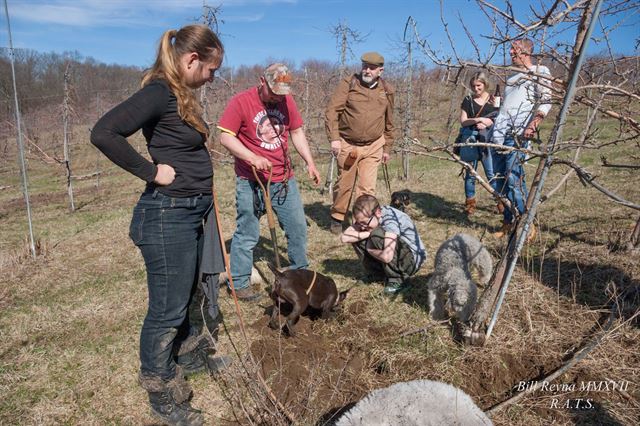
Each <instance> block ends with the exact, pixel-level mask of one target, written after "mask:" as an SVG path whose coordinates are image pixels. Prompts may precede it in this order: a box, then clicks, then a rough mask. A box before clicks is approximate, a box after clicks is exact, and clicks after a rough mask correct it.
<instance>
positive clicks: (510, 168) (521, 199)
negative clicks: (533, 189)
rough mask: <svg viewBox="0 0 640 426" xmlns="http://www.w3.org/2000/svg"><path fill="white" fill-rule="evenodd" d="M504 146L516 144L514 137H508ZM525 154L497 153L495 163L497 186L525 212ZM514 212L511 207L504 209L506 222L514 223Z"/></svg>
mask: <svg viewBox="0 0 640 426" xmlns="http://www.w3.org/2000/svg"><path fill="white" fill-rule="evenodd" d="M504 146H511V147H512V146H515V142H514V140H513V139H512V138H506V139H505V141H504ZM524 159H525V154H524V153H523V152H519V151H510V152H508V153H505V154H500V153H496V155H495V157H494V165H495V171H496V181H497V188H498V189H499V192H500V194H502V195H503V196H506V197H507V199H508V200H509V201H510V202H511V204H512V206H513V207H514V208H516V209H518V212H519V213H520V214H523V213H524V209H525V203H526V200H527V196H528V190H527V183H526V181H525V173H524ZM513 220H514V217H513V213H512V212H511V210H510V209H506V208H505V209H504V223H512V222H513Z"/></svg>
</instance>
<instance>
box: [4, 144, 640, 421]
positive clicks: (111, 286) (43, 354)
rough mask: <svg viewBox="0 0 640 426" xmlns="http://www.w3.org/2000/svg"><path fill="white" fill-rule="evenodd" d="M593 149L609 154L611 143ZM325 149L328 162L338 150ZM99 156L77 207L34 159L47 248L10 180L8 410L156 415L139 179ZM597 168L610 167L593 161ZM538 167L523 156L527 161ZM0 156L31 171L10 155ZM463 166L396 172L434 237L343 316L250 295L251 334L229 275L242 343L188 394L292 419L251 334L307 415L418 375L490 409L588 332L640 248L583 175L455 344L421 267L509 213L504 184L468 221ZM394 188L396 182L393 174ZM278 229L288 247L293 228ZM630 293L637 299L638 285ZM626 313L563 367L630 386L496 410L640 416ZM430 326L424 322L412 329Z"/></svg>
mask: <svg viewBox="0 0 640 426" xmlns="http://www.w3.org/2000/svg"><path fill="white" fill-rule="evenodd" d="M85 148H86V147H85ZM85 148H83V147H82V146H79V147H77V150H78V152H77V154H76V155H80V154H81V153H84V154H86V155H85V156H84V157H80V158H85V160H84V162H80V163H79V164H78V171H76V172H75V173H76V174H83V173H90V172H91V171H92V170H93V168H94V167H95V156H94V153H93V151H88V150H85ZM612 149H616V148H615V147H614V148H612ZM588 155H592V156H593V157H594V158H597V157H596V156H597V155H598V153H591V154H589V153H588ZM319 162H320V163H321V165H322V166H323V168H325V167H326V161H323V160H320V161H319ZM594 164H595V160H594ZM102 166H103V168H104V172H103V174H102V176H101V180H100V186H99V187H96V185H95V184H96V182H95V181H93V180H88V181H79V182H77V184H76V203H77V205H79V206H80V208H79V210H78V211H76V212H75V213H70V212H69V211H68V206H67V200H66V192H65V188H64V183H63V182H64V181H63V179H62V178H61V176H62V174H61V173H62V171H61V170H58V169H55V170H54V169H53V168H52V166H44V165H43V164H41V163H39V162H38V161H35V160H31V161H30V175H31V178H32V185H31V190H32V208H33V215H34V228H35V231H36V236H37V239H38V241H39V253H40V255H39V256H38V257H37V258H36V259H32V258H31V257H30V255H29V251H28V245H27V243H26V242H25V235H26V229H27V228H26V224H25V214H24V210H23V204H22V202H21V195H20V192H19V186H15V187H14V188H10V189H6V190H3V191H1V192H0V205H1V206H2V207H0V227H1V228H2V235H3V237H2V243H1V245H0V269H1V271H2V274H1V275H0V307H1V308H2V309H1V312H0V393H1V394H2V395H3V398H2V400H0V424H60V423H62V424H151V423H152V419H151V417H149V415H148V409H147V403H146V399H145V398H146V395H145V393H144V391H143V390H142V389H141V388H139V386H138V385H137V383H136V374H137V368H138V362H139V361H138V335H139V329H140V325H141V322H142V320H143V318H144V314H145V309H146V288H145V275H144V267H143V263H142V260H141V256H140V255H139V253H138V252H137V250H136V249H135V247H134V246H133V245H132V244H131V243H130V242H129V240H128V237H127V228H128V223H129V220H130V211H131V208H132V207H133V205H134V203H135V200H136V199H137V193H138V192H139V191H140V189H141V188H142V186H143V185H142V183H141V182H139V181H136V179H135V178H132V177H130V176H127V175H126V174H125V173H123V172H121V171H120V170H118V169H115V168H113V167H112V166H107V162H106V160H103V162H102ZM395 167H397V163H394V165H393V167H392V175H396V174H397V172H396V169H395ZM593 169H594V171H595V172H596V173H597V172H598V167H597V166H596V165H594V166H593ZM533 170H534V168H533V167H529V166H527V171H528V172H529V174H532V173H533ZM2 173H3V177H4V176H7V177H10V178H11V179H10V180H12V181H14V180H15V181H16V182H14V184H18V182H17V179H15V176H14V174H13V173H15V170H12V169H10V168H6V169H4V170H3V171H2ZM303 174H304V172H303V171H302V170H300V169H299V170H298V176H299V182H300V186H301V190H302V195H303V201H304V204H305V211H306V213H307V217H308V219H309V239H310V242H309V257H310V261H311V267H312V268H314V269H316V270H318V271H320V272H323V273H326V274H329V275H331V276H332V277H334V279H335V280H336V282H337V284H338V287H339V288H341V289H345V288H349V287H352V286H354V285H355V282H356V279H357V278H358V277H359V276H360V274H361V271H360V269H359V266H358V264H357V262H356V259H355V255H354V254H353V252H352V250H351V249H350V248H349V247H346V246H343V245H340V244H339V242H338V241H337V239H336V238H335V237H334V236H333V235H331V234H330V233H329V232H328V231H327V225H328V208H329V200H328V198H327V197H326V196H325V197H324V198H322V197H320V195H319V194H318V191H317V189H315V188H312V187H311V186H310V185H309V184H308V182H307V180H306V178H305V177H304V176H303ZM457 174H458V170H455V169H454V168H452V166H451V165H450V164H448V163H445V162H437V161H432V160H426V159H415V160H412V179H411V180H410V181H408V182H401V181H399V180H398V179H397V178H395V177H394V178H393V180H392V188H393V189H403V188H407V189H409V190H411V191H412V192H413V204H412V205H411V206H410V213H411V215H412V216H413V217H414V219H415V220H416V221H417V223H418V227H419V230H420V233H421V235H422V237H423V239H424V241H425V244H426V246H427V249H428V251H429V254H430V258H429V259H430V261H428V262H427V264H426V265H425V266H424V267H423V268H422V270H421V271H420V272H419V273H418V275H417V277H415V278H414V279H413V280H412V287H411V289H410V290H408V291H407V292H405V293H404V294H403V295H402V296H400V297H398V298H396V299H390V298H387V297H384V296H383V295H382V286H381V285H380V284H367V285H357V286H355V287H354V288H353V290H352V291H351V292H350V293H349V297H348V299H347V301H346V303H345V306H344V310H343V312H342V313H340V314H339V315H338V316H337V318H336V319H335V320H333V321H329V322H322V321H315V322H312V321H310V320H309V319H308V318H302V319H301V321H300V323H299V325H298V327H299V332H300V337H298V338H296V339H288V338H285V337H283V336H281V335H279V334H278V333H276V332H274V331H273V330H270V329H268V328H267V326H266V322H267V316H266V314H265V310H266V309H267V308H268V306H269V305H270V303H269V302H268V300H267V299H266V298H263V300H262V301H261V303H260V304H254V305H249V304H242V305H241V308H242V314H243V317H244V319H245V322H246V324H247V332H248V336H249V340H250V343H249V346H247V344H246V343H245V342H244V341H243V339H242V337H241V334H240V329H239V322H238V319H237V317H236V315H235V312H234V306H233V304H232V301H231V299H230V297H229V296H228V295H226V293H225V292H222V294H221V307H222V311H223V313H224V317H225V325H226V331H227V333H224V332H221V338H220V342H219V346H220V351H221V352H223V353H229V354H233V355H234V356H235V357H236V361H235V364H234V367H233V368H231V369H230V370H229V371H227V372H225V373H224V374H223V375H222V376H221V377H220V378H218V379H217V380H210V379H209V378H208V377H205V376H199V377H195V378H193V379H191V381H192V384H193V387H194V389H195V396H194V401H193V404H194V405H195V406H196V407H198V408H201V409H203V410H204V411H205V414H206V418H207V420H208V423H209V424H238V423H240V424H251V423H252V422H253V424H286V419H285V418H284V417H283V416H282V414H281V413H278V411H277V410H276V409H275V408H274V407H273V404H272V403H271V402H269V401H268V398H267V397H266V395H265V393H264V391H263V389H262V388H261V387H260V386H257V385H256V380H255V374H256V366H255V365H253V364H252V363H251V362H250V361H249V360H248V358H247V353H248V352H249V351H251V352H252V354H253V357H254V358H255V359H256V361H257V362H258V365H259V366H258V367H257V368H258V369H259V370H260V371H261V373H262V374H263V375H264V377H265V379H266V380H267V382H268V383H269V385H270V387H271V388H272V389H273V390H274V392H275V393H276V395H277V396H278V398H279V399H280V400H281V402H282V403H283V404H284V405H285V406H286V407H287V409H288V410H289V411H291V412H292V413H293V414H294V415H295V416H296V419H297V424H305V425H306V424H314V423H320V424H321V423H323V422H324V421H327V420H328V419H329V418H330V417H331V414H332V413H335V412H336V411H337V410H339V409H340V408H342V407H344V406H346V405H347V404H349V403H351V402H353V401H356V400H357V399H359V398H361V397H362V396H363V395H364V394H366V393H367V392H368V391H370V390H372V389H374V388H377V387H382V386H387V385H389V384H391V383H394V382H397V381H403V380H411V379H418V378H426V379H434V380H442V381H446V382H450V383H453V384H454V385H457V386H460V387H461V388H463V389H464V390H465V391H467V392H468V393H469V394H470V395H471V396H472V397H473V398H474V400H475V401H476V402H477V403H478V404H479V405H480V406H481V407H483V408H485V409H486V408H489V407H491V406H492V405H494V404H496V403H498V402H500V401H501V400H503V399H505V398H507V397H508V396H510V395H511V394H512V393H513V392H512V390H513V387H514V386H517V384H518V382H519V381H528V380H535V379H537V378H540V377H544V376H545V375H547V374H549V373H550V372H551V371H553V370H554V369H555V368H557V367H558V366H560V365H561V364H562V362H563V361H564V360H565V359H566V358H567V357H568V356H570V355H571V354H572V353H573V352H574V351H575V349H576V348H578V347H579V346H581V345H582V344H584V342H586V341H587V340H588V338H589V337H590V336H591V335H592V334H593V333H594V332H596V331H597V330H598V324H599V323H601V322H603V320H602V318H601V317H602V315H603V312H604V310H605V308H606V305H607V304H608V302H609V296H608V294H609V293H608V292H611V291H612V290H613V289H618V290H619V289H621V288H628V287H630V286H636V287H637V286H638V282H639V276H640V266H639V265H640V262H639V259H638V255H637V254H635V255H633V254H628V253H624V252H610V251H609V250H608V247H607V244H608V242H609V240H610V236H611V235H612V234H613V233H616V232H620V230H625V229H628V230H629V231H630V230H631V228H630V227H631V226H632V225H633V223H634V221H635V218H634V217H632V216H631V215H630V212H629V210H627V209H624V208H622V207H619V206H617V205H614V204H613V203H610V202H608V201H607V200H605V199H604V198H603V197H602V196H601V195H599V194H597V193H595V192H593V191H592V190H590V189H587V188H583V187H582V186H581V185H579V184H578V182H577V180H575V179H572V180H570V181H569V183H568V184H567V187H566V191H564V192H560V193H558V194H557V195H556V196H554V197H553V198H551V199H550V200H549V201H548V202H547V203H545V204H544V205H543V206H542V208H541V211H540V214H539V222H540V225H541V228H542V232H541V235H540V237H539V238H538V240H537V241H536V242H535V243H534V244H533V245H531V246H529V247H527V248H526V249H525V251H524V252H523V255H522V257H521V259H520V264H519V267H518V268H517V269H516V274H515V276H514V279H513V282H512V285H511V287H510V289H509V292H508V293H507V298H506V303H505V305H504V308H503V311H502V313H501V316H500V320H499V321H498V323H497V326H496V328H495V331H494V335H493V336H492V338H491V339H490V340H489V342H488V343H487V345H486V346H484V347H481V348H468V347H461V346H459V345H457V344H455V343H454V342H453V341H452V339H451V335H450V331H449V328H448V327H447V326H446V325H440V324H436V323H434V322H432V321H431V320H430V319H429V318H428V315H427V312H426V294H425V289H424V285H425V284H426V280H427V277H428V274H429V272H430V271H431V270H432V267H433V265H432V264H431V263H430V262H432V259H433V254H434V253H435V251H436V250H437V248H438V246H439V244H440V243H441V242H442V241H444V240H445V239H446V238H448V237H450V236H452V235H453V234H455V233H456V232H461V231H464V232H468V233H472V234H474V235H476V236H478V237H480V238H483V240H484V242H485V243H486V245H487V246H488V248H489V250H490V251H491V253H492V254H493V255H494V256H497V255H498V254H499V253H500V251H501V249H502V247H501V242H500V241H496V240H494V239H492V238H491V237H490V235H489V234H488V232H491V231H493V230H495V229H496V228H497V227H498V224H499V217H498V216H496V215H495V214H493V212H492V209H493V204H492V202H491V200H489V199H488V198H487V197H486V196H485V195H484V194H480V196H479V198H480V201H479V207H480V209H479V212H478V214H477V215H476V216H474V217H473V220H472V221H468V220H467V219H466V218H465V217H464V215H463V214H462V205H461V204H462V201H463V190H462V181H461V179H460V178H458V177H457ZM559 178H560V174H559V173H558V172H555V173H552V175H551V176H550V178H549V182H548V187H549V188H551V187H552V186H553V185H554V182H557V181H558V180H559ZM232 182H233V180H232V170H231V169H230V167H229V166H220V167H218V168H217V171H216V183H217V186H218V188H221V189H220V192H219V194H218V196H219V198H220V204H221V205H220V207H221V213H222V221H223V229H224V232H225V236H226V237H227V239H229V238H230V237H231V235H232V232H233V229H234V217H235V212H234V209H235V207H234V194H233V190H231V189H230V187H229V185H232ZM602 183H604V184H610V185H614V186H615V187H616V188H617V190H618V192H619V193H620V194H621V195H623V196H625V197H627V198H629V199H632V200H636V201H637V200H638V199H640V193H639V190H638V186H637V179H636V182H634V179H633V175H632V174H630V172H624V171H618V172H615V173H608V174H607V175H606V177H604V178H603V182H602ZM222 188H224V190H222ZM381 198H382V200H383V201H387V200H388V194H386V193H385V192H384V189H382V192H381ZM262 236H263V237H264V238H263V239H261V241H260V244H259V247H258V250H257V260H258V265H259V267H261V269H262V270H266V269H267V268H265V267H264V266H265V265H264V261H266V260H269V259H270V256H271V254H270V245H269V242H268V238H269V237H268V230H267V228H266V220H265V224H264V226H263V234H262ZM279 241H280V243H281V253H285V250H284V244H283V241H284V235H283V234H282V233H280V234H279ZM627 308H628V307H627ZM633 308H635V309H637V308H638V305H637V299H636V304H635V305H634V306H632V310H633ZM605 315H606V314H605ZM616 327H617V328H616V329H615V331H614V332H613V333H611V334H610V335H609V336H608V337H607V338H606V339H605V341H604V342H603V344H602V345H601V346H600V347H599V348H597V349H596V350H595V351H594V352H592V353H591V354H590V355H589V356H588V357H587V359H585V360H584V361H582V362H581V363H579V364H578V365H577V366H576V367H575V368H573V369H571V370H570V371H569V372H568V373H567V374H565V375H563V376H561V377H560V378H559V379H558V381H557V383H565V384H571V383H574V384H577V385H578V386H579V384H580V383H582V382H585V381H588V380H597V381H600V380H607V379H611V380H615V381H619V380H629V381H630V382H631V384H630V385H629V387H628V389H627V390H626V392H625V393H622V392H617V391H609V392H589V393H584V392H583V393H580V392H579V391H575V392H549V391H546V392H544V391H538V392H536V393H533V394H532V395H530V396H527V397H525V398H524V399H522V400H520V401H519V402H518V403H517V404H515V405H513V406H510V407H508V408H507V409H505V410H502V411H500V412H498V413H497V414H496V416H495V417H494V421H495V423H496V424H504V425H507V424H509V425H511V424H527V425H529V424H533V425H537V424H539V425H543V424H549V423H552V422H553V423H557V424H576V423H578V424H628V425H633V424H638V423H640V408H639V407H640V391H639V389H638V386H639V385H640V380H639V379H640V377H639V376H640V375H639V374H638V368H637V366H638V365H639V362H640V359H639V358H640V355H638V350H637V347H638V346H637V342H638V338H639V337H640V332H639V329H638V323H637V322H635V324H629V323H626V324H622V323H621V321H618V322H617V323H616ZM421 328H425V330H426V331H424V332H416V333H413V334H410V335H407V336H405V337H403V336H401V335H402V334H403V333H404V332H407V331H412V330H417V329H421ZM234 347H235V348H237V351H235V350H234ZM245 366H246V368H243V367H245ZM578 397H587V398H591V399H592V400H593V408H592V409H590V410H573V409H564V408H558V409H554V408H551V404H552V401H553V399H554V398H555V399H559V400H561V401H565V400H566V399H568V398H573V399H575V398H578Z"/></svg>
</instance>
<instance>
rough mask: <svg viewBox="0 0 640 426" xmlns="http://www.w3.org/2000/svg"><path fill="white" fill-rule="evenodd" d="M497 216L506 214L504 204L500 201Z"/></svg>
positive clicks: (497, 205) (497, 206)
mask: <svg viewBox="0 0 640 426" xmlns="http://www.w3.org/2000/svg"><path fill="white" fill-rule="evenodd" d="M495 213H496V214H504V204H502V201H498V204H496V211H495Z"/></svg>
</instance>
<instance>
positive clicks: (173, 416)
mask: <svg viewBox="0 0 640 426" xmlns="http://www.w3.org/2000/svg"><path fill="white" fill-rule="evenodd" d="M139 381H140V385H141V386H142V387H143V388H144V389H145V390H146V391H147V392H148V393H149V404H150V405H151V414H152V415H153V416H154V417H156V418H157V419H158V420H160V421H162V422H164V423H165V424H167V425H170V426H201V425H202V424H203V423H204V416H203V415H202V412H201V411H200V410H196V409H194V408H193V407H191V404H189V398H190V397H191V387H190V386H189V385H188V384H187V382H186V381H185V380H184V376H183V372H182V371H181V369H180V367H177V369H176V376H175V377H174V378H173V379H171V380H168V381H167V380H162V379H161V378H159V377H153V376H146V375H143V374H142V373H140V376H139Z"/></svg>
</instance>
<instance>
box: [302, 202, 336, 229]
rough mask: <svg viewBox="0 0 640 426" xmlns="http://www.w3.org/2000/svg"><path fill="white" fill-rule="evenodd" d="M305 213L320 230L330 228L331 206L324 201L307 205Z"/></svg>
mask: <svg viewBox="0 0 640 426" xmlns="http://www.w3.org/2000/svg"><path fill="white" fill-rule="evenodd" d="M304 212H305V214H306V216H307V217H308V218H309V219H311V220H313V221H314V222H315V223H316V225H318V227H319V228H322V229H328V228H329V225H330V224H331V207H330V206H329V205H327V204H324V203H323V202H322V201H315V202H313V203H311V204H305V206H304Z"/></svg>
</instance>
